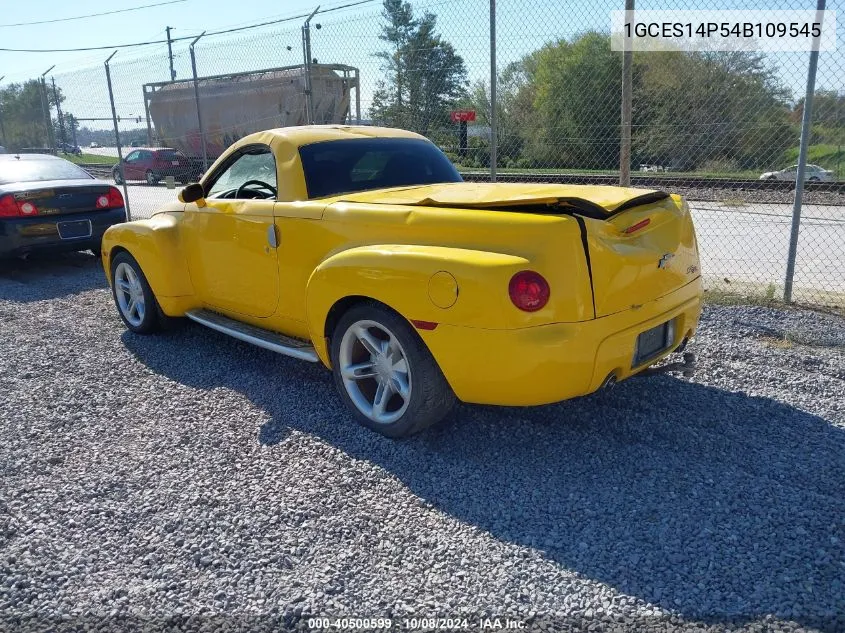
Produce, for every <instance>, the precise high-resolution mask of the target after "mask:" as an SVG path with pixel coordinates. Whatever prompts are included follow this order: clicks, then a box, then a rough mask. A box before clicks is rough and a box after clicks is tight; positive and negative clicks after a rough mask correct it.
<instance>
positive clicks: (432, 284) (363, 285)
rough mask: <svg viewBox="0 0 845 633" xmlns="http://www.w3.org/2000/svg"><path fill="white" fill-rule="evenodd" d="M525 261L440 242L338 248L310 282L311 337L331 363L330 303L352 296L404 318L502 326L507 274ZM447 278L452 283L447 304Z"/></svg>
mask: <svg viewBox="0 0 845 633" xmlns="http://www.w3.org/2000/svg"><path fill="white" fill-rule="evenodd" d="M526 264H527V260H526V259H524V258H522V257H518V256H515V255H508V254H504V253H492V252H487V251H478V250H470V249H464V248H450V247H444V246H416V245H389V244H387V245H386V244H379V245H371V246H361V247H357V248H351V249H349V250H345V251H341V252H340V253H337V254H335V255H332V256H331V257H328V258H327V259H325V260H324V261H323V262H322V263H321V264H320V265H319V266H318V267H317V268H316V269H315V270H314V272H313V273H312V275H311V277H310V278H309V280H308V288H307V297H306V314H307V316H306V318H307V321H308V330H309V333H310V335H311V340H312V342H313V343H314V347H315V349H316V350H317V353H318V355H319V356H320V357H321V359H322V360H323V362H325V363H326V365H329V362H328V350H327V346H326V339H325V323H326V319H327V318H328V315H329V311H330V310H331V308H332V306H333V305H334V304H335V303H337V302H338V301H340V300H341V299H343V298H345V297H351V296H363V297H369V298H371V299H375V300H377V301H380V302H381V303H384V304H385V305H388V306H390V307H391V308H393V309H394V310H396V311H397V312H398V313H399V314H401V315H403V316H404V317H405V318H406V319H408V320H412V319H413V320H420V321H431V322H434V323H442V324H449V325H462V326H468V327H478V328H489V329H501V328H504V327H506V314H505V303H506V301H507V299H508V291H507V284H508V280H509V279H510V277H511V275H513V274H514V273H515V272H516V271H518V270H521V269H523V268H525V266H526ZM437 273H441V274H439V275H437V276H436V277H435V275H436V274H437ZM442 273H446V274H442ZM449 276H451V277H452V278H454V285H455V286H456V287H455V292H454V302H453V303H452V304H451V305H447V304H448V303H449V300H448V296H449V292H450V288H449V286H450V284H452V282H451V280H450V277H449ZM444 296H445V299H444ZM435 301H437V303H435ZM438 303H439V305H438Z"/></svg>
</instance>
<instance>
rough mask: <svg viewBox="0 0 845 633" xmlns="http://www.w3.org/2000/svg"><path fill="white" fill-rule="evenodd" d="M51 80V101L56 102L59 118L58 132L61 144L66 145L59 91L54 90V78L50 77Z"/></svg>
mask: <svg viewBox="0 0 845 633" xmlns="http://www.w3.org/2000/svg"><path fill="white" fill-rule="evenodd" d="M50 81H51V82H53V101H55V102H56V112H57V116H58V118H59V132H61V135H62V145H67V136H66V135H65V120H64V119H63V118H62V104H61V103H59V92H58V90H56V78H55V77H50Z"/></svg>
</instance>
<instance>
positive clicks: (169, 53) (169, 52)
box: [165, 26, 176, 81]
mask: <svg viewBox="0 0 845 633" xmlns="http://www.w3.org/2000/svg"><path fill="white" fill-rule="evenodd" d="M165 30H166V31H167V56H168V57H169V58H170V81H176V71H175V70H173V46H172V42H171V39H170V27H169V26H168V27H167V28H166V29H165Z"/></svg>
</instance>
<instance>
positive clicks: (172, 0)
mask: <svg viewBox="0 0 845 633" xmlns="http://www.w3.org/2000/svg"><path fill="white" fill-rule="evenodd" d="M179 2H187V0H168V1H167V2H159V3H158V4H145V5H142V6H140V7H131V8H129V9H115V10H114V11H104V12H103V13H89V14H88V15H77V16H74V17H72V18H55V19H53V20H39V21H37V22H17V23H14V24H0V29H5V28H9V27H13V26H33V25H35V24H53V23H55V22H70V21H71V20H84V19H85V18H96V17H99V16H101V15H114V14H115V13H126V12H127V11H139V10H141V9H151V8H152V7H162V6H164V5H166V4H177V3H179Z"/></svg>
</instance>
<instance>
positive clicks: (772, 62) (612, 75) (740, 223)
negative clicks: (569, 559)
mask: <svg viewBox="0 0 845 633" xmlns="http://www.w3.org/2000/svg"><path fill="white" fill-rule="evenodd" d="M491 4H492V3H491V2H489V0H440V1H437V0H427V1H423V2H413V3H411V4H407V3H403V2H402V1H401V0H387V1H386V2H384V4H380V3H378V2H375V1H373V2H363V3H361V2H359V3H355V5H354V6H345V7H344V6H335V7H331V6H330V7H327V8H324V9H323V10H322V11H317V12H316V13H315V14H313V15H311V16H308V15H306V14H303V15H301V16H296V17H295V18H293V19H291V20H288V21H284V22H279V23H277V24H272V25H269V26H265V27H262V28H260V29H254V30H250V29H246V30H240V31H235V32H228V33H223V34H206V35H203V36H201V37H197V35H198V34H196V33H192V34H190V36H189V35H188V34H186V33H182V32H180V31H178V30H174V31H173V35H174V38H175V39H174V41H173V43H172V46H170V47H168V46H167V45H166V44H155V45H152V46H148V47H145V48H143V49H140V50H138V49H134V50H122V51H120V52H119V53H118V54H117V55H116V56H115V57H113V58H112V59H111V60H110V62H109V64H108V68H109V71H108V72H109V75H110V78H111V84H112V86H111V87H112V96H113V106H114V111H112V99H110V95H109V86H108V84H107V80H106V71H105V68H104V66H103V65H102V64H97V65H94V66H89V67H86V68H80V69H78V70H73V71H70V72H68V71H62V69H61V66H57V68H56V73H55V75H54V76H53V79H54V80H55V84H56V90H55V92H53V91H52V80H51V78H50V77H47V78H46V81H45V83H44V85H43V87H41V88H39V86H40V85H41V84H40V83H39V82H37V81H36V82H35V83H34V84H33V86H31V87H30V88H31V89H33V90H42V92H41V93H40V94H39V99H42V98H43V101H46V104H45V107H46V109H48V110H49V112H50V114H49V118H51V119H52V128H51V129H49V130H46V129H45V128H46V127H47V126H46V124H45V121H46V120H47V118H48V115H45V113H44V112H43V108H42V112H40V113H39V112H37V111H36V112H30V113H27V112H18V111H15V110H14V108H13V107H12V103H11V100H10V97H9V93H10V88H9V86H8V85H7V86H6V87H5V88H2V89H0V116H2V119H0V122H2V123H3V126H2V127H0V134H2V136H3V139H4V143H5V144H6V145H7V146H8V147H10V148H11V149H16V150H25V149H27V148H32V147H45V148H48V147H50V146H53V147H56V148H59V149H61V148H62V147H64V148H66V149H71V148H72V146H73V145H79V146H80V149H81V150H82V153H81V155H79V156H77V157H75V160H77V161H78V162H82V163H84V164H85V165H86V167H87V168H88V169H89V170H90V171H91V172H92V173H94V174H96V175H98V176H101V177H104V178H109V179H116V180H117V181H118V182H121V183H123V182H125V183H126V184H125V187H126V189H125V190H126V193H127V197H128V201H129V205H130V211H131V214H132V217H133V218H142V217H149V216H150V215H151V214H152V213H153V212H154V211H155V209H156V208H157V207H159V206H160V205H162V204H164V203H166V202H168V201H172V200H174V199H175V196H176V191H175V188H176V187H178V185H179V183H180V182H186V181H189V180H193V179H196V178H198V177H199V175H200V174H201V173H203V171H204V170H205V169H206V168H207V166H208V165H209V164H210V163H211V162H213V160H214V159H216V158H217V157H218V156H219V155H220V154H221V153H222V152H223V151H224V150H225V148H226V147H228V145H230V144H231V143H232V142H234V141H235V140H237V139H239V138H241V137H242V136H244V135H246V134H249V133H251V132H254V131H258V130H262V129H268V128H273V127H279V126H287V125H302V124H306V123H309V122H310V123H345V124H355V123H358V122H361V123H363V124H367V125H389V126H395V127H402V128H406V129H411V130H414V131H417V132H420V133H422V134H424V135H425V136H427V137H428V138H430V139H431V140H432V141H434V142H435V143H437V144H438V145H439V146H440V147H441V148H442V149H443V150H444V151H445V152H446V153H447V154H448V155H449V157H450V158H451V159H452V160H453V161H454V162H455V163H456V164H457V165H458V167H459V169H460V171H461V172H462V174H463V175H464V178H465V179H466V180H477V181H486V180H490V179H496V180H499V181H530V182H552V183H561V184H564V185H565V184H576V185H608V184H618V183H619V179H620V155H621V151H622V127H621V124H620V123H621V112H622V76H623V54H622V53H621V52H617V51H614V50H612V48H611V45H610V30H609V29H610V15H611V12H612V11H618V10H621V9H624V3H623V1H622V0H612V1H611V0H595V1H594V2H591V3H574V4H571V5H570V4H566V5H565V4H561V3H552V2H545V1H543V0H536V1H535V2H534V3H532V4H531V5H529V6H526V4H525V3H524V2H519V1H517V0H497V1H496V7H495V8H496V27H497V28H496V32H495V37H494V36H493V34H492V32H491V29H490V19H489V18H490V13H491ZM722 4H724V3H722V2H717V3H715V4H714V3H712V2H708V3H706V5H707V6H705V3H704V2H703V1H702V2H699V3H698V6H688V7H687V8H688V9H702V10H703V9H714V8H729V7H727V6H724V7H723V6H721V5H722ZM661 8H662V7H661V6H659V3H658V2H657V0H639V1H638V2H637V6H636V9H637V10H638V11H640V10H649V9H661ZM730 8H735V7H730ZM740 8H744V9H748V10H749V11H760V10H763V9H770V8H772V7H771V6H769V4H768V3H762V2H760V1H759V0H755V1H754V2H745V3H744V4H743V6H742V7H740ZM777 8H778V9H805V10H806V9H814V8H815V4H814V3H813V4H810V3H809V2H808V1H807V0H784V1H783V2H780V3H779V4H778V6H777ZM837 30H838V39H839V40H840V41H845V40H843V37H842V36H843V29H842V27H838V29H837ZM493 55H495V60H496V61H495V66H492V65H491V61H492V59H494V57H493ZM809 57H810V55H809V53H806V52H805V53H768V54H760V53H740V52H719V51H705V52H681V51H674V52H660V53H657V52H634V53H633V54H632V56H631V67H632V71H631V92H632V107H631V128H630V135H631V145H630V153H631V161H630V171H631V176H630V182H631V185H632V186H634V187H644V188H662V189H665V190H667V191H670V192H677V193H680V194H682V195H684V196H685V197H686V198H687V200H688V201H689V203H690V206H691V208H692V210H693V214H694V217H695V220H696V227H697V232H698V238H699V246H700V251H701V258H702V270H703V272H704V275H705V280H706V287H707V289H708V291H710V292H712V293H729V294H737V295H743V296H754V297H757V298H763V299H766V298H768V299H780V298H783V296H784V292H785V288H784V285H785V281H786V278H787V265H788V262H787V260H788V253H789V242H790V235H791V232H792V223H793V210H794V206H796V205H795V202H796V166H797V164H798V153H799V140H800V137H801V121H802V116H803V113H804V99H805V90H806V84H807V75H808V59H809ZM104 58H105V56H104ZM103 61H105V60H103ZM57 63H58V60H57ZM491 66H492V67H493V68H495V71H494V72H491ZM59 71H62V72H59ZM494 78H495V84H494V83H493V82H492V79H494ZM843 84H845V53H843V51H842V50H837V51H833V52H821V53H820V54H819V57H818V71H817V75H816V81H815V91H814V93H813V101H812V108H811V118H810V121H811V126H810V130H809V131H810V134H809V139H808V141H809V142H808V149H809V151H808V158H807V163H808V165H807V172H806V177H807V182H806V186H805V188H804V191H803V194H802V195H801V196H800V199H799V201H798V202H799V204H798V205H797V208H799V209H800V213H801V219H800V225H799V229H800V231H799V233H798V242H797V250H796V257H795V262H794V278H793V281H794V287H793V289H792V293H791V297H792V299H793V300H795V301H798V302H802V303H809V304H816V305H832V306H838V307H843V306H845V148H844V147H843V146H845V85H843ZM27 86H29V83H26V82H24V83H21V84H17V88H16V89H17V90H18V91H19V92H20V91H23V90H24V88H26V87H27ZM491 88H494V89H495V99H494V102H495V108H492V107H491V93H492V92H493V90H491ZM44 93H47V94H46V95H45V94H44ZM41 103H42V101H38V104H39V107H41V106H40V104H41ZM59 107H60V108H61V110H62V115H61V117H59V112H58V109H59ZM113 114H114V118H113V116H112V115H113ZM494 115H495V130H493V120H494ZM494 131H495V134H494V133H493V132H494ZM116 135H117V136H116ZM117 138H119V139H120V144H121V146H122V147H121V151H120V152H118V150H117V147H116V145H117V142H116V140H117ZM493 139H495V140H493ZM95 145H96V146H95ZM97 146H98V147H97ZM162 150H167V151H162ZM169 150H175V151H169ZM118 154H120V157H121V158H119V157H118ZM121 159H122V161H121Z"/></svg>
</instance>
